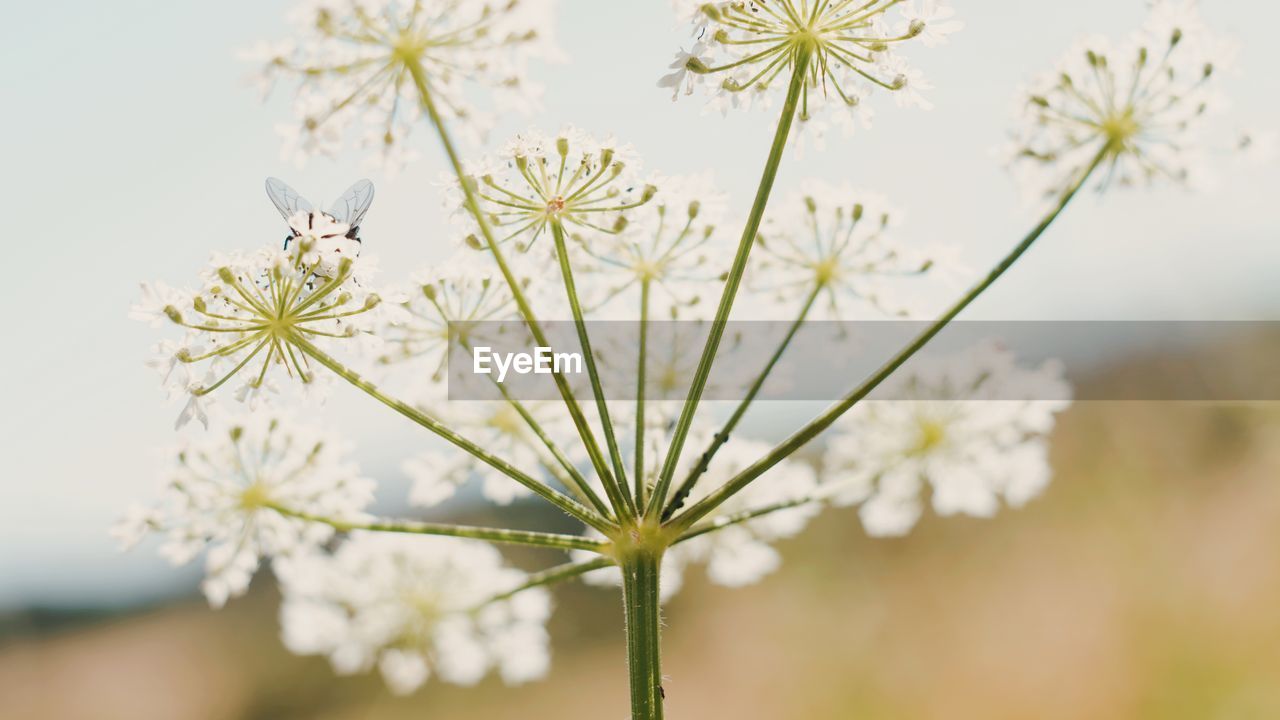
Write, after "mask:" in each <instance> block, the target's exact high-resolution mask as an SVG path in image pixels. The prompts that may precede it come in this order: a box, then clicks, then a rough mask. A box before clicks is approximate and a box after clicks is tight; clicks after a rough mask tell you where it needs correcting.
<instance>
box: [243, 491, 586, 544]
mask: <svg viewBox="0 0 1280 720" xmlns="http://www.w3.org/2000/svg"><path fill="white" fill-rule="evenodd" d="M267 507H269V508H271V509H272V510H275V511H276V512H278V513H280V514H281V515H285V516H287V517H293V518H298V519H299V520H306V521H307V522H314V523H321V524H324V525H328V526H330V527H332V528H333V529H335V530H337V531H339V532H351V531H352V530H368V531H370V532H389V533H407V534H410V535H441V536H444V537H457V538H468V539H471V540H485V541H488V542H492V543H501V544H504V545H527V546H532V547H542V548H553V549H556V550H590V551H592V552H600V551H601V550H603V549H604V548H605V547H606V543H604V542H601V541H599V540H592V539H591V538H585V537H582V536H581V535H562V534H559V533H543V532H529V531H525V530H506V529H503V528H487V527H471V526H467V525H449V524H447V523H428V522H417V521H415V520H374V521H371V522H348V521H345V520H337V519H334V518H327V517H323V516H321V515H312V514H310V513H304V512H298V511H296V510H291V509H289V508H287V507H284V506H282V505H277V504H275V503H271V504H268V505H267Z"/></svg>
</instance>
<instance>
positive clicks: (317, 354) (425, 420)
mask: <svg viewBox="0 0 1280 720" xmlns="http://www.w3.org/2000/svg"><path fill="white" fill-rule="evenodd" d="M289 342H290V343H291V344H292V345H294V346H295V347H297V348H298V349H299V350H301V351H302V352H304V353H306V354H307V355H308V356H309V357H311V358H312V359H314V360H315V361H316V362H318V363H320V364H321V365H323V366H325V367H327V368H329V369H330V370H332V371H333V372H334V373H336V374H337V375H338V376H339V377H341V378H342V379H344V380H346V381H347V382H349V383H351V384H352V385H354V386H356V387H357V388H359V389H361V390H363V391H364V392H365V393H367V394H369V395H370V396H371V397H373V398H374V399H375V400H377V401H378V402H381V403H382V404H384V405H386V406H387V407H389V408H391V409H392V410H395V411H396V412H398V413H400V414H401V415H404V416H405V417H407V418H409V419H410V420H412V421H414V422H416V423H417V424H419V425H421V426H422V427H424V428H426V429H428V430H430V431H431V432H433V433H435V434H436V435H439V436H440V437H442V438H444V439H445V440H448V441H449V442H451V443H453V444H454V445H457V446H458V447H460V448H462V449H463V450H466V451H467V452H468V453H470V454H471V455H473V456H474V457H476V458H477V459H478V460H481V461H482V462H484V463H485V464H487V465H489V466H490V467H492V468H494V469H495V470H498V471H499V472H501V473H503V474H504V475H506V476H507V477H510V478H511V479H512V480H515V481H516V482H518V483H520V484H521V485H523V486H525V487H527V488H529V489H530V490H532V491H533V492H535V493H537V494H538V495H539V496H541V497H542V498H544V499H545V500H547V501H548V502H550V503H551V504H552V505H555V506H556V507H558V508H560V509H561V510H563V511H565V512H566V513H568V514H569V515H572V516H573V517H575V518H577V519H579V520H581V521H582V522H584V523H586V524H588V525H590V526H591V527H593V528H595V529H596V530H599V531H600V532H602V533H605V534H608V533H609V532H610V531H612V529H613V524H612V523H610V522H609V521H608V520H606V519H605V518H603V517H601V516H599V515H597V514H596V513H595V512H594V511H593V510H591V509H590V508H588V507H587V506H585V505H583V504H581V503H579V502H578V501H576V500H574V499H573V498H571V497H568V496H566V495H564V494H563V493H560V492H557V491H556V490H554V489H552V488H550V487H548V486H547V485H545V484H543V483H541V482H539V481H538V480H537V479H535V478H533V477H530V476H529V475H527V474H526V473H524V472H523V471H521V470H520V469H519V468H516V467H515V466H514V465H512V464H511V463H509V462H507V461H506V460H503V459H502V458H499V457H497V456H495V455H492V454H491V453H489V452H488V451H487V450H485V449H484V448H482V447H480V446H479V445H477V444H475V443H474V442H472V441H470V440H468V439H466V438H464V437H462V436H461V435H459V434H458V433H456V432H454V431H453V430H451V429H449V427H447V426H446V425H445V424H444V423H441V422H440V421H439V420H436V419H435V418H433V417H431V416H430V415H427V414H426V413H424V412H422V411H421V410H418V409H417V408H415V407H413V406H412V405H410V404H408V403H406V402H404V401H402V400H398V399H396V398H393V397H391V396H390V395H387V394H385V393H383V392H382V391H381V390H379V389H378V387H377V386H376V385H374V384H373V383H371V382H369V381H368V380H365V379H364V378H362V377H360V375H359V373H356V372H354V371H353V370H351V369H350V368H348V367H347V366H345V365H343V364H342V363H340V362H338V361H337V360H335V359H333V358H332V357H330V356H329V355H327V354H326V353H325V352H324V351H323V350H321V349H320V348H318V347H316V346H315V345H312V344H311V343H310V342H309V341H307V340H306V339H305V338H302V337H291V338H290V340H289Z"/></svg>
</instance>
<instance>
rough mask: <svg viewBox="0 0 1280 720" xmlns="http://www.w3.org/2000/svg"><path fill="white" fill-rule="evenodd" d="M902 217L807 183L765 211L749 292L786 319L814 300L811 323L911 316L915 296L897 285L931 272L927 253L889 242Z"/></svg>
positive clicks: (858, 195) (873, 200)
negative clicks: (778, 308)
mask: <svg viewBox="0 0 1280 720" xmlns="http://www.w3.org/2000/svg"><path fill="white" fill-rule="evenodd" d="M900 217H901V212H899V211H898V210H897V209H896V208H894V207H893V206H891V205H890V204H889V202H888V200H887V199H886V198H885V197H884V196H883V195H878V194H875V193H868V192H862V191H860V190H855V189H853V188H852V187H850V186H849V185H847V184H840V185H833V184H830V183H825V182H819V181H808V182H806V183H804V184H803V185H802V186H801V188H800V191H799V192H796V193H793V194H791V195H790V196H788V197H785V198H782V199H781V200H779V201H778V202H777V203H773V204H772V205H771V207H770V212H769V213H768V215H767V216H766V217H765V222H764V225H763V227H762V228H761V230H760V233H759V235H758V236H757V241H758V245H759V248H758V249H759V253H758V254H757V256H756V257H757V259H758V262H759V266H758V267H757V268H756V269H755V270H754V271H753V272H752V273H749V274H748V276H747V281H748V285H749V287H750V288H751V289H752V290H753V291H755V292H760V293H763V294H765V296H766V297H767V298H768V299H770V300H771V301H772V302H774V303H775V304H777V305H779V306H782V307H784V308H786V312H787V313H788V314H789V315H793V314H794V313H795V312H797V310H796V308H800V307H802V306H803V304H804V303H805V302H806V301H807V300H808V298H809V297H810V296H815V300H814V304H813V307H812V310H811V311H810V312H809V314H808V316H807V317H808V318H810V319H813V320H861V319H866V309H867V308H870V309H873V310H875V311H876V314H877V315H879V314H888V315H894V316H899V317H909V316H914V315H916V314H918V312H919V311H920V310H921V308H918V307H916V305H915V303H914V302H913V300H914V299H916V298H919V297H920V292H919V291H918V290H914V291H913V289H912V288H911V287H910V284H909V283H904V282H902V280H903V279H904V278H910V277H913V276H919V275H921V274H923V273H925V272H926V271H929V270H931V269H932V268H933V267H934V262H933V257H932V255H933V252H932V251H930V252H929V254H925V253H922V252H919V251H917V250H914V249H912V248H909V247H907V246H905V245H904V244H903V243H901V242H899V241H898V240H897V239H896V238H895V237H894V236H893V232H894V230H895V229H896V227H897V225H898V222H899V219H900Z"/></svg>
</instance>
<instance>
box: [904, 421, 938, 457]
mask: <svg viewBox="0 0 1280 720" xmlns="http://www.w3.org/2000/svg"><path fill="white" fill-rule="evenodd" d="M917 429H918V430H919V432H920V434H919V435H918V436H917V437H916V446H915V447H914V448H912V450H911V454H912V455H927V454H928V453H929V452H930V451H932V450H934V449H936V448H937V447H938V446H939V445H941V444H942V443H943V442H945V441H946V439H947V428H946V426H944V425H943V424H942V423H940V422H938V421H937V420H920V425H919V427H918V428H917Z"/></svg>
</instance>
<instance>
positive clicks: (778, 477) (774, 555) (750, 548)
mask: <svg viewBox="0 0 1280 720" xmlns="http://www.w3.org/2000/svg"><path fill="white" fill-rule="evenodd" d="M698 440H699V443H698V445H697V447H705V445H706V442H707V441H708V440H710V437H709V436H708V437H703V438H699V439H698ZM772 448H773V446H772V445H771V444H770V443H767V442H761V441H754V440H746V439H736V440H730V441H729V442H728V443H727V444H725V445H724V446H723V447H721V448H720V451H719V452H718V453H717V454H716V456H715V458H714V459H713V460H712V462H711V466H710V467H709V468H708V469H707V472H706V474H704V475H703V476H702V477H701V478H700V479H699V480H698V483H697V484H696V485H695V486H694V488H693V492H691V493H690V494H689V499H688V500H686V505H689V504H693V503H696V502H698V501H699V500H701V499H703V498H704V497H706V496H707V495H709V494H710V493H711V492H712V491H714V490H717V489H719V488H720V486H721V485H724V484H725V483H726V482H728V481H729V479H730V478H732V477H733V476H735V475H737V474H738V473H740V472H742V471H743V470H745V469H746V468H747V467H748V466H750V465H751V464H752V463H754V462H755V461H757V460H759V459H760V458H762V457H764V456H765V455H767V454H768V452H769V451H770V450H771V449H772ZM686 472H687V469H686ZM682 477H683V476H682ZM817 488H818V483H817V478H816V476H815V475H814V472H813V468H811V467H810V466H809V465H808V464H806V463H804V462H801V461H797V460H784V461H782V462H780V463H778V464H777V465H775V466H774V467H772V468H770V469H769V472H767V473H765V474H764V475H763V476H761V477H760V478H758V479H756V480H755V481H754V482H752V483H751V484H750V485H747V486H746V488H744V489H743V490H742V491H741V492H739V493H738V494H736V495H734V496H732V497H730V498H729V499H728V500H727V501H725V502H724V503H722V504H721V505H719V506H718V507H716V509H715V510H714V511H713V512H712V513H711V514H710V515H709V516H707V518H706V519H704V520H702V522H703V523H708V524H711V525H718V524H721V523H723V522H725V521H726V520H727V519H728V518H730V517H732V516H733V515H736V514H738V513H742V512H747V511H751V510H758V509H760V508H764V507H769V506H772V505H778V504H782V503H788V502H793V501H803V500H806V499H808V498H810V497H813V496H814V493H815V492H816V491H817ZM820 509H821V506H820V504H818V503H817V502H806V503H803V504H800V505H797V506H796V507H792V508H788V509H786V510H779V511H777V512H772V513H769V514H767V515H762V516H760V517H758V518H754V519H752V520H748V521H746V522H742V523H738V524H735V525H730V526H727V527H718V528H716V529H715V530H712V531H710V532H708V533H705V534H703V535H699V536H698V537H696V538H693V539H691V540H688V541H686V542H683V543H680V544H679V545H676V546H674V547H673V548H671V550H670V551H669V552H670V554H671V555H672V556H673V557H674V558H675V560H676V561H677V562H678V563H694V562H702V563H706V565H707V577H709V578H710V579H711V581H712V582H715V583H718V584H720V585H727V586H729V587H739V586H742V585H750V584H752V583H755V582H757V581H759V580H760V579H761V578H763V577H764V576H765V575H768V574H769V573H771V572H773V571H774V570H776V569H777V567H778V565H779V564H781V557H780V556H779V555H778V552H777V551H776V550H774V549H773V547H772V544H773V543H775V542H777V541H778V540H782V539H785V538H789V537H793V536H795V535H797V534H799V533H800V531H801V530H803V529H804V527H805V526H806V525H807V524H808V523H809V521H810V520H811V519H813V517H814V516H815V515H817V514H818V512H819V510H820Z"/></svg>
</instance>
